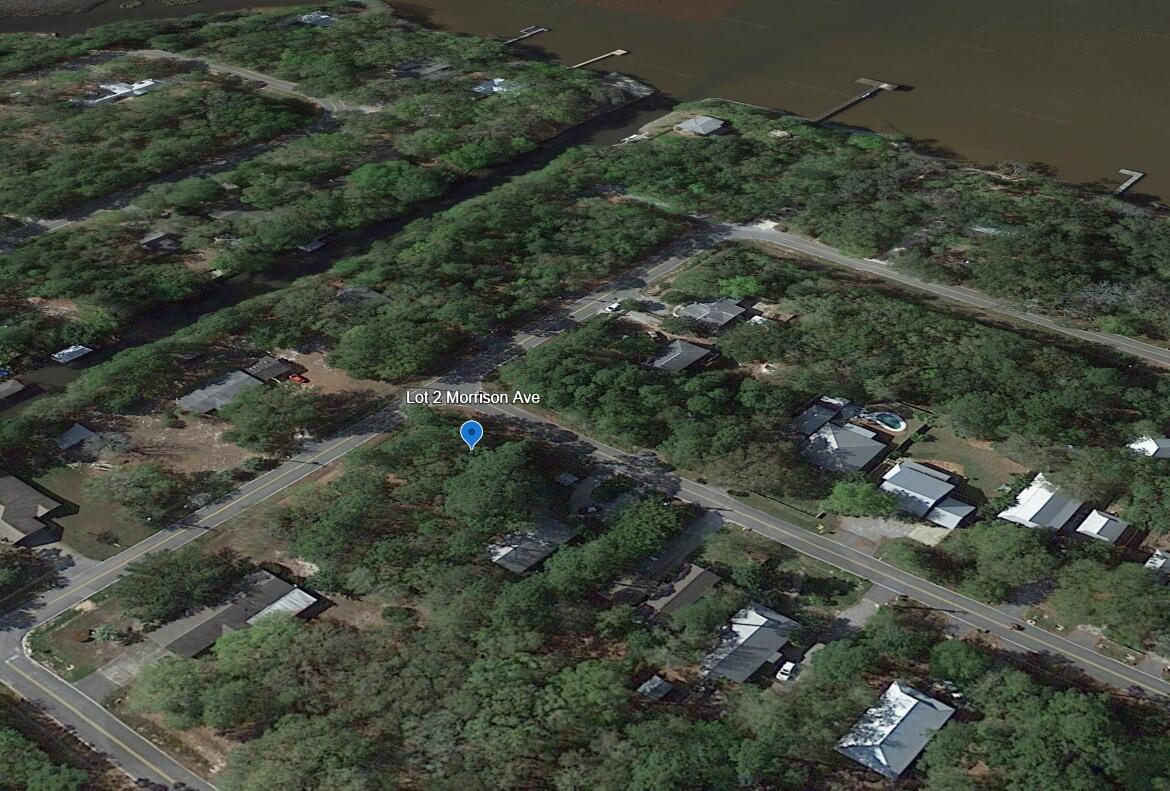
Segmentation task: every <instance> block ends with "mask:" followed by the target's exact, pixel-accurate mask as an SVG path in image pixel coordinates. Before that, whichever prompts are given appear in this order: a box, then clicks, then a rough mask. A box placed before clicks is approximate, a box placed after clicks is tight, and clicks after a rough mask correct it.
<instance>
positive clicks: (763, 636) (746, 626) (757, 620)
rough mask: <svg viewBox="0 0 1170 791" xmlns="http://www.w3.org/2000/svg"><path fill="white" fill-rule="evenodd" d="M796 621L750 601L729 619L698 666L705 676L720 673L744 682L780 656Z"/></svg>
mask: <svg viewBox="0 0 1170 791" xmlns="http://www.w3.org/2000/svg"><path fill="white" fill-rule="evenodd" d="M797 626H798V624H797V623H796V621H794V620H792V619H791V618H787V617H785V616H783V615H781V614H780V613H778V612H776V611H775V610H771V609H768V608H767V607H764V606H763V605H761V604H749V605H748V606H747V607H744V608H743V609H742V610H740V611H739V612H737V613H736V614H735V615H734V616H732V618H731V623H730V624H728V625H727V627H726V628H725V629H724V630H723V634H722V637H721V638H720V641H719V646H718V647H717V648H716V649H715V650H714V651H712V652H711V653H709V654H707V656H706V658H705V659H704V660H703V663H702V666H701V668H700V669H699V672H700V674H702V675H704V676H722V677H723V678H726V679H730V680H731V681H737V682H739V683H743V682H744V681H747V680H748V679H749V678H750V677H751V676H752V674H753V673H755V672H756V671H757V670H759V669H760V668H761V667H763V666H764V665H765V664H766V663H768V662H774V661H776V660H777V659H779V656H780V649H781V648H783V647H784V646H785V645H786V644H787V643H788V636H789V635H790V634H792V632H793V630H794V629H796V628H797Z"/></svg>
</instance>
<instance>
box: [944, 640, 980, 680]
mask: <svg viewBox="0 0 1170 791" xmlns="http://www.w3.org/2000/svg"><path fill="white" fill-rule="evenodd" d="M991 664H992V662H991V657H990V656H988V655H987V653H986V652H985V651H983V650H981V649H979V648H977V647H975V646H973V645H971V644H970V643H966V642H963V641H962V640H945V641H943V642H941V643H939V644H937V645H936V646H934V648H932V649H930V672H931V674H932V675H934V676H936V677H938V678H945V679H950V680H953V681H956V682H958V683H960V684H963V683H966V682H969V681H974V680H976V679H977V678H979V677H981V676H982V675H983V674H984V673H986V672H987V671H988V670H990V669H991Z"/></svg>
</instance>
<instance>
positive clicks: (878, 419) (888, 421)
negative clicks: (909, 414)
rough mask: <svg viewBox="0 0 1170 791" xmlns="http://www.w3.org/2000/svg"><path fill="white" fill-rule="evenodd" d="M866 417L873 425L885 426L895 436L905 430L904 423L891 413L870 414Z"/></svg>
mask: <svg viewBox="0 0 1170 791" xmlns="http://www.w3.org/2000/svg"><path fill="white" fill-rule="evenodd" d="M866 417H868V418H869V419H870V420H872V421H873V422H875V423H878V424H880V425H882V426H885V427H886V428H888V429H889V430H890V431H893V432H894V433H895V434H897V433H898V432H900V431H905V430H906V421H905V420H903V419H902V418H901V417H899V416H898V415H895V414H894V413H893V412H871V413H869V414H868V415H866Z"/></svg>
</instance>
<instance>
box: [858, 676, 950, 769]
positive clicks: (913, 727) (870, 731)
mask: <svg viewBox="0 0 1170 791" xmlns="http://www.w3.org/2000/svg"><path fill="white" fill-rule="evenodd" d="M954 713H955V710H954V709H952V708H951V707H950V706H948V705H946V704H945V703H940V702H939V701H937V700H935V699H934V698H930V697H927V696H926V695H923V694H922V693H921V692H919V691H918V690H916V689H911V688H910V687H908V686H906V685H905V684H903V683H902V682H900V681H895V682H894V683H892V684H890V686H889V688H888V689H886V691H885V692H884V693H883V694H882V696H881V698H879V699H878V702H877V703H876V704H875V705H874V706H873V707H872V708H871V709H869V710H868V711H866V712H865V714H864V715H862V717H861V719H860V720H858V721H857V724H855V725H854V726H853V727H852V728H851V729H850V730H849V733H847V734H845V736H844V738H842V739H841V741H840V742H838V743H837V751H838V752H839V753H841V754H842V755H845V756H848V757H849V758H852V759H853V760H854V761H857V762H858V763H859V764H862V765H863V766H867V767H869V768H870V769H872V770H873V771H875V772H877V773H878V774H880V775H882V776H883V777H887V778H889V779H891V780H894V779H897V778H898V776H899V775H901V774H902V772H904V771H906V767H908V766H910V763H911V762H912V761H913V760H914V759H915V758H917V757H918V754H919V753H920V752H922V750H923V749H924V748H925V747H926V744H927V742H929V741H930V739H931V737H932V736H934V734H935V732H937V731H938V730H939V729H940V728H942V726H943V725H945V724H946V722H947V720H949V719H950V718H951V715H952V714H954Z"/></svg>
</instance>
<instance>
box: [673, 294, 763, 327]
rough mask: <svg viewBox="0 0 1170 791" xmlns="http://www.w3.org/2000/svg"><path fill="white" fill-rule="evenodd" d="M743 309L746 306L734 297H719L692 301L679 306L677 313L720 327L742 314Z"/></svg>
mask: <svg viewBox="0 0 1170 791" xmlns="http://www.w3.org/2000/svg"><path fill="white" fill-rule="evenodd" d="M745 310H746V308H744V306H743V305H741V304H739V302H738V301H736V300H734V299H720V300H718V301H716V302H692V303H691V304H689V305H685V306H683V307H681V308H679V310H678V315H679V316H683V317H685V318H688V319H694V320H696V321H701V322H703V323H704V324H712V325H714V326H716V327H722V326H723V325H725V324H727V323H729V322H731V321H734V320H735V319H736V318H738V317H739V316H741V315H743V313H744V311H745Z"/></svg>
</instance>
